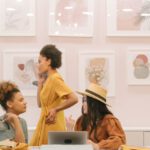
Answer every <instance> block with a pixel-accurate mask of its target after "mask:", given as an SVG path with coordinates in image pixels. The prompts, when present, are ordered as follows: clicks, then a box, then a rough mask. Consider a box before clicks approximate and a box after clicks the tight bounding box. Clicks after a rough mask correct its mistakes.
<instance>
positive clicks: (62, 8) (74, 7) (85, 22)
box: [49, 0, 94, 37]
mask: <svg viewBox="0 0 150 150" xmlns="http://www.w3.org/2000/svg"><path fill="white" fill-rule="evenodd" d="M93 11H94V1H93V0H49V35H51V36H79V37H91V36H92V35H93V13H94V12H93Z"/></svg>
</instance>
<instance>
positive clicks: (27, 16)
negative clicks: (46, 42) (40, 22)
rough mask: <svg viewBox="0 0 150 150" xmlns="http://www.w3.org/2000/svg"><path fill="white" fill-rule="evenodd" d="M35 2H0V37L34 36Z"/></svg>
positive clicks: (17, 0)
mask: <svg viewBox="0 0 150 150" xmlns="http://www.w3.org/2000/svg"><path fill="white" fill-rule="evenodd" d="M35 2H36V1H35V0H0V18H1V19H0V36H35Z"/></svg>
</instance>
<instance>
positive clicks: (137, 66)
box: [127, 49, 150, 85]
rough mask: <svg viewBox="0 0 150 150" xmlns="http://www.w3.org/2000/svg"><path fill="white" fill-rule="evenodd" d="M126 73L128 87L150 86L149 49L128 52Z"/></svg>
mask: <svg viewBox="0 0 150 150" xmlns="http://www.w3.org/2000/svg"><path fill="white" fill-rule="evenodd" d="M127 73H128V84H129V85H150V49H149V50H148V49H137V50H129V51H128V54H127Z"/></svg>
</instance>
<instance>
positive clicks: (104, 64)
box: [79, 51, 115, 97]
mask: <svg viewBox="0 0 150 150" xmlns="http://www.w3.org/2000/svg"><path fill="white" fill-rule="evenodd" d="M93 74H94V75H93ZM90 82H95V83H98V84H101V85H102V86H104V87H105V88H106V89H107V91H108V95H107V96H108V97H113V96H115V53H114V52H113V51H93V52H91V51H84V52H80V53H79V89H80V90H82V91H84V90H85V89H86V88H87V86H88V84H89V83H90Z"/></svg>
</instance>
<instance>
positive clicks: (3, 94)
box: [0, 81, 28, 143]
mask: <svg viewBox="0 0 150 150" xmlns="http://www.w3.org/2000/svg"><path fill="white" fill-rule="evenodd" d="M0 105H1V106H2V108H3V109H4V110H5V111H6V113H5V114H4V115H3V116H0V141H2V140H5V139H11V140H14V141H16V142H23V143H24V142H26V143H27V140H28V134H27V133H28V131H27V124H26V121H25V120H24V119H22V118H20V117H19V115H20V114H22V113H24V112H25V111H26V102H25V100H24V98H23V96H22V94H21V92H20V90H19V89H18V87H17V86H16V85H15V84H13V83H11V82H8V81H4V82H1V83H0Z"/></svg>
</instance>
